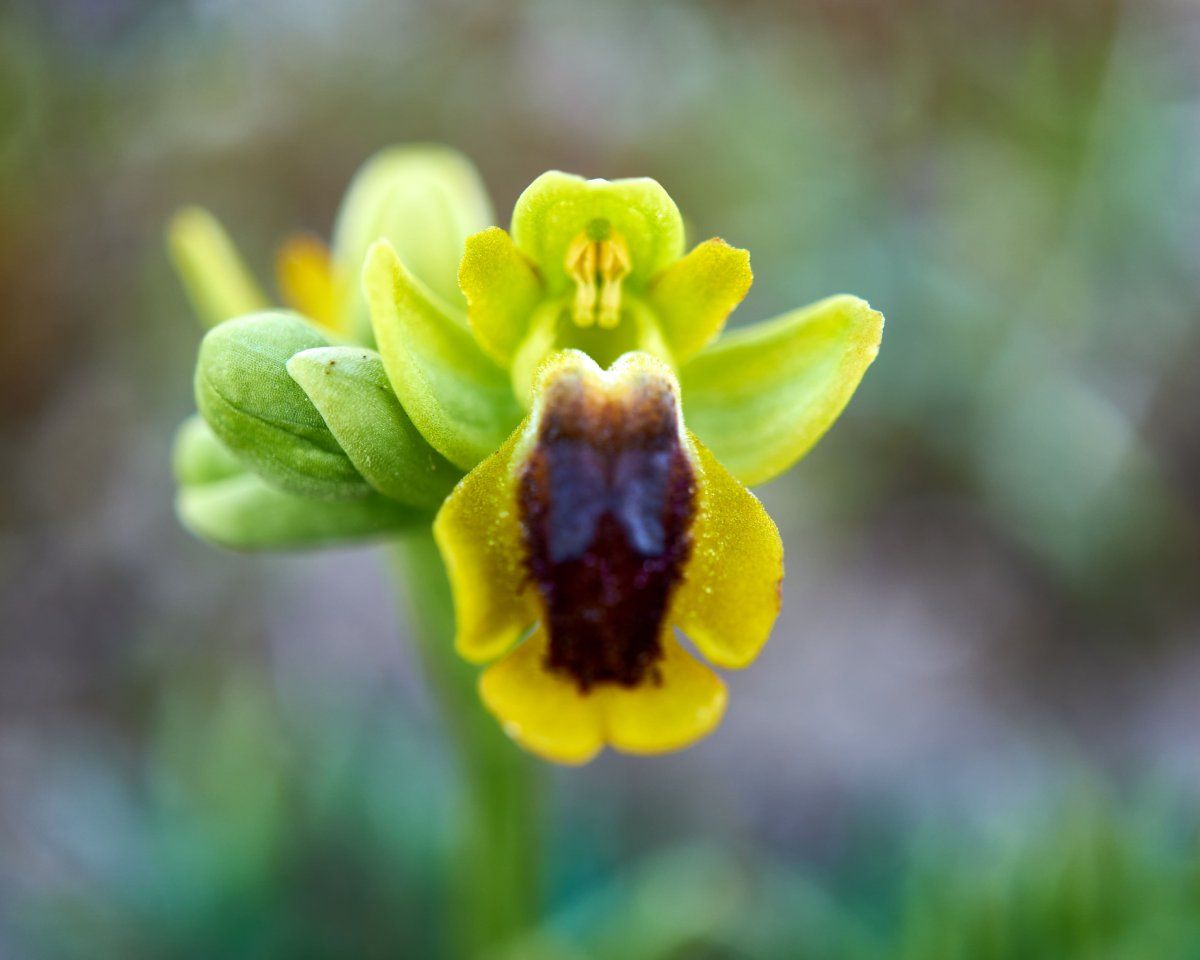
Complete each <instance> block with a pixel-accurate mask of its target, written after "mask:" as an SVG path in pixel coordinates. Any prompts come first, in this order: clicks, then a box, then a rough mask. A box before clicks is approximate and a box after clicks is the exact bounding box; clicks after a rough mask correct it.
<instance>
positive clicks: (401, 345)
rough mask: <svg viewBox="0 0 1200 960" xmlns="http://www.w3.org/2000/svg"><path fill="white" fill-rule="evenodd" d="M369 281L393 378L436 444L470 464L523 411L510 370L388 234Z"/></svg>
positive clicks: (376, 250) (375, 253)
mask: <svg viewBox="0 0 1200 960" xmlns="http://www.w3.org/2000/svg"><path fill="white" fill-rule="evenodd" d="M363 287H364V289H365V291H366V295H367V300H368V302H369V303H370V306H371V321H372V324H373V325H374V329H375V339H376V342H377V343H378V345H379V352H380V354H381V355H382V356H383V362H384V366H385V367H386V368H387V373H388V379H390V380H391V382H392V389H394V390H395V391H396V396H397V397H399V398H400V402H401V404H402V405H403V406H404V409H405V412H407V413H408V415H409V417H410V418H411V419H412V422H413V424H414V425H415V426H416V428H417V429H418V430H419V431H421V435H422V436H423V437H424V438H425V439H426V440H427V441H428V442H429V444H430V446H432V447H433V448H434V449H435V450H437V451H438V452H439V453H440V454H442V456H444V457H445V458H446V459H447V460H449V461H450V462H451V463H453V464H455V465H456V466H458V467H459V468H461V469H463V470H470V469H471V468H472V467H473V466H475V464H477V463H479V462H480V461H481V460H483V459H484V457H486V456H488V454H490V453H491V452H492V451H494V450H495V449H496V448H497V447H499V446H500V444H502V443H503V442H504V439H505V437H507V436H508V434H509V433H510V432H511V431H512V429H513V427H514V426H515V425H516V424H517V423H518V422H519V421H520V419H521V411H520V409H519V408H518V406H517V401H516V398H515V397H514V396H513V391H512V386H511V384H510V382H509V378H508V375H507V374H506V373H505V372H504V371H503V370H501V369H500V368H499V367H498V366H496V365H495V363H493V362H492V361H491V360H490V359H489V358H488V357H487V356H486V355H485V354H484V353H483V351H482V350H481V349H480V348H479V345H478V344H477V343H476V342H475V340H474V338H473V337H472V336H471V334H470V331H468V330H467V328H466V325H465V323H463V322H461V321H460V320H459V319H457V318H455V317H454V316H453V315H452V314H451V313H450V311H449V310H448V308H447V307H446V306H445V305H444V304H442V303H440V302H439V301H438V300H437V298H436V297H435V296H434V295H433V294H432V293H431V292H430V290H429V289H428V288H427V287H426V286H425V285H424V284H423V283H421V282H420V280H418V279H417V278H416V277H414V276H413V275H412V273H411V272H410V271H409V270H408V269H407V268H406V267H405V266H404V264H403V263H401V261H400V258H399V257H398V256H397V255H396V252H395V251H394V250H393V249H392V247H391V245H390V244H389V243H388V242H387V241H380V242H379V243H377V244H375V246H374V247H372V248H371V252H370V254H369V255H368V257H367V262H366V265H365V267H364V268H363Z"/></svg>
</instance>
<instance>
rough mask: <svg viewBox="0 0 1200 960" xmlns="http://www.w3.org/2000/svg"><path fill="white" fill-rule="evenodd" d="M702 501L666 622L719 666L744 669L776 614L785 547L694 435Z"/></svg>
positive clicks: (743, 490)
mask: <svg viewBox="0 0 1200 960" xmlns="http://www.w3.org/2000/svg"><path fill="white" fill-rule="evenodd" d="M692 443H693V444H694V446H695V451H696V456H695V459H694V464H695V466H696V469H697V473H698V477H697V484H696V486H697V490H698V498H699V499H698V503H697V511H696V519H695V521H694V526H693V527H692V555H691V558H690V559H689V560H688V564H687V567H686V568H685V569H684V574H683V576H684V580H683V583H681V584H680V585H679V588H678V591H677V593H676V594H675V599H674V601H673V604H672V608H671V611H670V613H669V614H668V618H669V620H670V621H671V622H673V623H674V624H675V625H676V626H678V627H679V628H680V629H681V630H682V631H683V632H684V633H686V634H687V635H688V637H690V638H691V640H692V642H693V643H694V644H695V645H696V647H697V649H699V651H700V652H701V653H703V654H704V655H705V656H706V657H708V659H709V660H711V661H712V662H713V663H715V664H716V665H717V666H720V667H744V666H746V665H747V664H748V663H750V662H751V661H752V660H753V659H754V658H755V657H756V656H757V655H758V651H759V650H760V649H761V648H762V645H763V644H764V643H766V642H767V636H768V635H769V634H770V632H771V627H772V625H773V624H774V623H775V618H776V617H777V616H778V615H779V586H780V581H782V579H783V542H782V541H781V540H780V539H779V531H778V530H777V529H776V528H775V522H774V521H773V520H772V519H771V518H770V516H769V515H768V514H767V511H766V510H764V509H763V505H762V504H761V503H759V502H758V498H757V497H755V496H754V494H752V493H751V492H750V491H749V490H747V489H746V488H745V487H743V486H742V485H741V484H740V483H739V482H738V481H737V480H736V479H735V478H734V477H733V475H732V474H730V473H729V471H728V470H726V469H725V468H724V467H723V466H721V464H720V463H718V462H717V459H716V457H714V456H713V455H712V454H711V453H710V452H709V451H708V449H707V448H706V447H705V446H704V445H703V444H702V443H700V442H699V441H698V440H696V438H695V437H692Z"/></svg>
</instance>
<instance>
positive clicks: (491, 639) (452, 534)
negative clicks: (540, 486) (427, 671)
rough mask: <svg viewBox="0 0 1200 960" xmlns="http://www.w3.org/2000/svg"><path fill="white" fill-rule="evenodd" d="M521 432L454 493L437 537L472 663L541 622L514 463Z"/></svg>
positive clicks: (458, 643) (459, 642) (436, 527)
mask: <svg viewBox="0 0 1200 960" xmlns="http://www.w3.org/2000/svg"><path fill="white" fill-rule="evenodd" d="M521 440H522V431H521V430H517V431H515V432H514V433H513V435H512V436H511V437H509V439H508V440H507V441H506V442H505V444H504V445H503V446H502V447H501V448H500V449H499V450H497V451H496V452H495V453H494V454H493V455H492V456H490V457H488V458H487V459H486V460H484V461H483V463H481V464H479V466H477V467H476V468H475V469H474V470H472V471H471V472H470V473H469V474H468V475H467V476H466V477H465V478H464V479H463V480H462V481H461V482H460V483H459V484H458V486H457V487H455V488H454V490H453V492H452V493H451V494H450V496H449V497H447V498H446V502H445V503H444V504H443V505H442V508H441V510H440V511H438V515H437V519H436V520H435V521H434V524H433V534H434V537H435V538H436V539H437V544H438V548H439V549H440V550H441V553H442V559H443V560H444V561H445V564H446V572H447V574H448V575H449V577H450V586H451V588H452V590H453V593H454V610H455V618H456V621H457V633H456V635H455V641H454V643H455V647H456V648H457V650H458V652H459V654H461V655H462V656H463V657H464V658H465V659H467V660H470V661H471V662H473V663H483V662H485V661H487V660H491V659H493V658H495V657H497V656H499V655H500V654H502V653H503V652H504V651H505V650H507V649H508V648H509V647H511V646H512V645H513V644H514V643H515V642H516V641H517V640H518V639H519V638H520V636H521V634H523V633H524V632H525V631H526V630H527V629H528V628H529V627H530V625H532V624H533V622H534V620H535V619H536V618H537V607H536V602H535V600H534V597H533V595H532V592H531V590H530V589H528V588H527V585H526V582H525V581H526V577H527V573H526V570H525V565H524V549H523V547H522V543H521V536H522V534H521V525H520V522H519V520H518V517H517V506H516V494H515V483H516V480H515V477H514V473H513V459H514V454H515V452H516V451H517V449H518V447H519V445H520V443H521Z"/></svg>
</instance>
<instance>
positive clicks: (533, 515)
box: [517, 372, 695, 693]
mask: <svg viewBox="0 0 1200 960" xmlns="http://www.w3.org/2000/svg"><path fill="white" fill-rule="evenodd" d="M676 403H677V401H676V398H675V394H674V392H673V390H672V389H671V387H670V385H669V384H668V383H667V382H666V381H665V380H662V379H660V378H656V377H654V376H652V375H649V374H645V373H642V374H639V375H637V376H635V377H633V378H631V379H630V380H629V381H624V382H621V383H619V384H616V385H614V386H612V387H609V388H608V389H605V385H603V384H602V383H600V382H599V381H598V380H597V379H595V378H593V377H589V376H587V375H583V374H577V373H573V372H569V373H566V374H564V375H561V376H559V377H558V378H557V379H555V380H554V381H552V382H551V383H549V384H548V385H547V387H546V393H545V395H544V398H543V406H542V416H541V421H540V424H539V428H538V433H537V438H536V442H535V444H534V447H533V451H532V453H531V454H530V456H529V459H528V460H527V461H526V464H525V466H524V468H523V469H522V471H521V474H520V477H519V484H518V492H517V503H518V506H519V509H520V513H521V521H522V525H523V529H524V539H525V547H526V565H527V568H528V570H529V574H530V578H531V579H532V581H533V582H534V583H535V584H536V586H537V588H538V592H539V594H540V595H541V598H542V602H543V605H544V611H545V624H544V626H545V628H546V631H547V633H548V634H549V638H550V643H549V653H548V655H547V666H548V667H549V668H550V669H551V670H553V671H555V672H558V673H561V674H566V675H567V676H570V677H571V678H572V679H573V680H574V681H575V682H576V684H577V685H578V687H579V689H580V690H581V691H583V692H585V693H586V692H587V691H588V690H590V689H591V688H592V687H593V686H595V685H596V684H601V683H615V684H619V685H620V686H624V687H634V686H637V685H639V684H641V683H642V682H643V681H645V680H646V679H649V680H651V681H652V682H659V673H658V667H657V663H658V661H659V660H660V659H661V657H662V645H661V640H660V638H661V636H662V630H663V625H664V624H663V621H664V620H665V618H666V612H667V604H668V602H669V600H670V597H671V592H672V590H673V589H674V587H675V585H676V584H677V583H678V582H679V581H680V579H681V578H682V575H683V566H684V564H685V563H686V562H687V558H688V555H689V553H690V551H691V539H690V535H689V530H690V528H691V524H692V518H693V515H694V513H695V475H694V472H693V469H692V465H691V462H690V461H689V459H688V457H687V453H686V451H685V450H684V447H683V440H682V437H681V436H680V430H679V422H678V416H677V407H676Z"/></svg>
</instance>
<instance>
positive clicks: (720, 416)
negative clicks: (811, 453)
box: [679, 295, 883, 485]
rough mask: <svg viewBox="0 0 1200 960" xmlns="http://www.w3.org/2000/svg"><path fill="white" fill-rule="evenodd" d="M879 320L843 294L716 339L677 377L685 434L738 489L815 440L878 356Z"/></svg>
mask: <svg viewBox="0 0 1200 960" xmlns="http://www.w3.org/2000/svg"><path fill="white" fill-rule="evenodd" d="M882 335H883V315H882V314H880V313H879V312H878V311H876V310H872V309H871V307H870V304H868V303H867V302H866V301H865V300H860V299H859V298H858V297H852V296H847V295H841V296H835V297H829V298H828V299H826V300H821V301H819V302H818V303H814V304H812V305H811V306H808V307H803V308H801V309H799V310H795V311H792V312H791V313H787V314H784V315H783V316H781V317H778V318H776V319H775V320H771V321H768V322H766V323H760V324H755V325H753V326H751V327H747V328H745V329H743V330H736V331H734V332H732V333H729V334H726V335H725V336H724V337H722V338H721V339H720V340H719V341H717V343H716V344H714V345H713V346H712V347H710V348H709V349H707V350H705V351H704V352H703V353H700V354H699V355H698V356H696V357H695V358H694V359H692V360H691V361H690V362H688V363H686V364H684V365H683V367H682V368H681V370H680V372H679V381H680V386H681V388H682V391H683V409H684V416H685V417H686V418H687V424H688V427H689V428H690V429H691V430H692V432H694V433H695V434H696V436H697V437H699V438H700V440H701V441H702V442H703V443H704V444H705V445H706V446H707V447H709V449H711V450H712V452H713V453H714V454H715V455H716V457H717V459H718V460H720V461H721V463H722V464H724V465H725V467H726V468H728V469H729V471H730V472H731V473H733V475H734V476H736V477H737V478H738V479H739V480H741V481H742V483H744V484H747V485H750V484H756V483H764V482H765V481H767V480H770V479H771V478H772V477H775V476H778V475H779V474H780V473H782V472H783V471H784V470H786V469H787V468H788V467H790V466H791V465H792V464H793V463H795V462H796V461H797V460H798V459H800V457H802V456H803V455H804V454H805V453H807V452H808V450H809V448H810V447H812V445H813V444H814V443H816V442H817V440H819V439H820V438H821V435H822V434H823V433H824V432H825V431H826V430H828V429H829V427H830V426H831V425H832V424H833V422H834V420H836V419H837V417H838V414H840V413H841V412H842V409H843V408H844V407H845V406H846V404H847V403H848V402H849V401H850V397H851V395H852V394H853V393H854V390H855V388H856V387H857V386H858V384H859V381H860V380H862V377H863V374H864V373H865V372H866V369H867V367H868V366H870V364H871V361H872V360H874V359H875V355H876V354H877V353H878V352H879V342H880V339H881V337H882Z"/></svg>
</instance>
